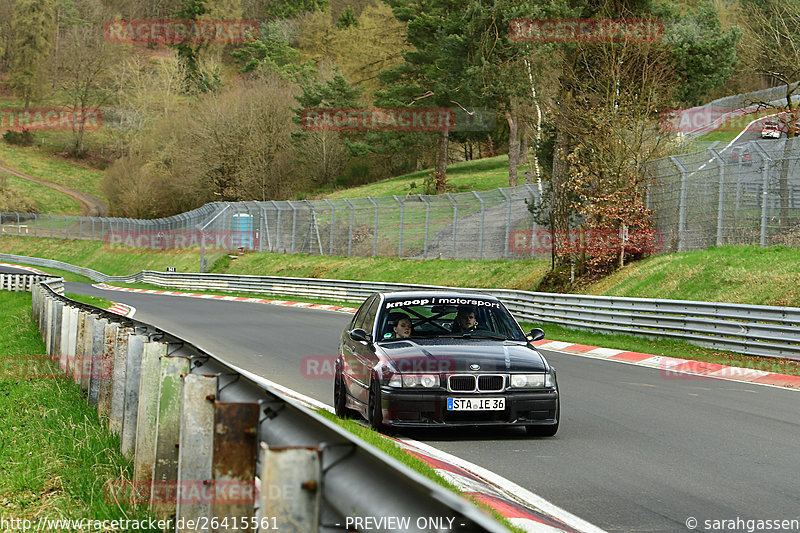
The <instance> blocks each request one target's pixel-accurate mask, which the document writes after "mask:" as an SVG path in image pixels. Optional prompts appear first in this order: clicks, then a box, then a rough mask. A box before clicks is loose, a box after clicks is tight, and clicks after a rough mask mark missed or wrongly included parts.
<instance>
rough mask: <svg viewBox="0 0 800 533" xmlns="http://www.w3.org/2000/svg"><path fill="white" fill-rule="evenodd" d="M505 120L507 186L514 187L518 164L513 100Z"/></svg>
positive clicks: (516, 118)
mask: <svg viewBox="0 0 800 533" xmlns="http://www.w3.org/2000/svg"><path fill="white" fill-rule="evenodd" d="M506 120H508V186H509V187H516V186H517V183H518V179H517V165H518V164H519V136H518V135H517V134H518V130H519V119H518V117H517V105H516V102H515V101H514V99H513V98H512V99H511V106H510V109H509V110H507V111H506Z"/></svg>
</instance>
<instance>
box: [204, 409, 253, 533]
mask: <svg viewBox="0 0 800 533" xmlns="http://www.w3.org/2000/svg"><path fill="white" fill-rule="evenodd" d="M258 421H259V406H258V404H257V403H225V402H216V404H215V405H214V455H213V465H214V466H213V469H214V486H215V487H225V488H231V489H233V488H236V489H237V490H235V491H233V490H226V491H219V490H218V491H216V494H217V495H215V498H214V511H213V516H215V517H217V518H219V519H220V520H223V519H224V518H225V517H228V518H229V519H231V520H232V519H234V518H236V517H242V516H253V507H254V503H255V479H256V459H257V458H258V452H257V450H258V448H257V446H256V444H257V441H258ZM219 494H229V495H235V497H234V498H232V499H230V500H223V499H222V498H220V497H219ZM248 525H250V524H248ZM242 531H252V529H249V528H248V529H244V528H242Z"/></svg>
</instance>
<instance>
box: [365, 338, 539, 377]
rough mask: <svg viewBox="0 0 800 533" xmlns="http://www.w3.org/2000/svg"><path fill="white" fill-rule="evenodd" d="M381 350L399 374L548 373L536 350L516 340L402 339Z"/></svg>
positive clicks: (383, 346) (388, 344) (382, 346)
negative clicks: (476, 366)
mask: <svg viewBox="0 0 800 533" xmlns="http://www.w3.org/2000/svg"><path fill="white" fill-rule="evenodd" d="M380 348H381V349H382V350H383V352H384V354H385V355H386V357H387V358H388V359H389V360H391V361H392V363H393V365H394V367H395V369H396V370H397V371H399V372H401V373H404V372H405V373H408V372H417V373H441V372H445V373H454V372H545V371H547V363H545V361H544V358H543V357H542V355H541V354H540V353H539V352H538V351H537V350H536V348H534V347H532V346H530V345H528V344H524V343H522V342H517V341H505V342H503V341H496V340H485V339H413V340H412V339H404V340H400V341H394V342H387V343H384V344H381V346H380ZM474 365H478V366H479V368H475V367H474Z"/></svg>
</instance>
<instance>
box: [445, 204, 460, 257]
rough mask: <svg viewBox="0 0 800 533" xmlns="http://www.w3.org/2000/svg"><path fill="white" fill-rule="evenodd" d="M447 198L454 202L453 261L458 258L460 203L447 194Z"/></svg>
mask: <svg viewBox="0 0 800 533" xmlns="http://www.w3.org/2000/svg"><path fill="white" fill-rule="evenodd" d="M447 197H448V198H449V199H450V201H451V202H453V259H455V258H456V231H458V202H457V201H456V199H455V198H454V197H453V195H452V194H450V193H447Z"/></svg>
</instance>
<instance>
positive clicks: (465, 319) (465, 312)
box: [453, 306, 478, 333]
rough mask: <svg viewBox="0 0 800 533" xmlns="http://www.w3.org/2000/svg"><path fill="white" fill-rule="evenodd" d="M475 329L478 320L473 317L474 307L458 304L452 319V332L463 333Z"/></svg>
mask: <svg viewBox="0 0 800 533" xmlns="http://www.w3.org/2000/svg"><path fill="white" fill-rule="evenodd" d="M476 329H478V321H477V319H476V318H475V308H474V307H470V306H459V308H458V313H457V314H456V318H455V319H454V320H453V333H465V332H469V331H475V330H476Z"/></svg>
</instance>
